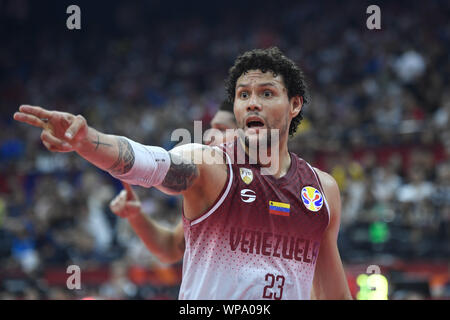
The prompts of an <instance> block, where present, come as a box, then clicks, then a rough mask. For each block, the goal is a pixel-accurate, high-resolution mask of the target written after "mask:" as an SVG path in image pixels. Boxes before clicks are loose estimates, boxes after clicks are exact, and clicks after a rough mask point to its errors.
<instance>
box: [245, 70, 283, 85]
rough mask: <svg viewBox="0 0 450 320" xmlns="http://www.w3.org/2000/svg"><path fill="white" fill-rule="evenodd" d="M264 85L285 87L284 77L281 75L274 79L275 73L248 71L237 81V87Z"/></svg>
mask: <svg viewBox="0 0 450 320" xmlns="http://www.w3.org/2000/svg"><path fill="white" fill-rule="evenodd" d="M262 83H264V84H272V85H275V86H283V87H284V82H283V77H282V76H281V75H277V76H276V77H274V74H273V72H272V71H270V70H269V71H266V72H262V71H261V70H248V71H247V72H244V73H243V74H242V75H241V76H240V77H239V78H238V79H237V81H236V87H237V86H247V85H258V84H262Z"/></svg>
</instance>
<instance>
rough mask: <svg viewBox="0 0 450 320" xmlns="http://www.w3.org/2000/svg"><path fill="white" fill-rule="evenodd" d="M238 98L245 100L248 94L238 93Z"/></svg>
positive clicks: (245, 92)
mask: <svg viewBox="0 0 450 320" xmlns="http://www.w3.org/2000/svg"><path fill="white" fill-rule="evenodd" d="M239 97H241V99H247V98H248V97H249V94H248V92H247V91H241V93H239Z"/></svg>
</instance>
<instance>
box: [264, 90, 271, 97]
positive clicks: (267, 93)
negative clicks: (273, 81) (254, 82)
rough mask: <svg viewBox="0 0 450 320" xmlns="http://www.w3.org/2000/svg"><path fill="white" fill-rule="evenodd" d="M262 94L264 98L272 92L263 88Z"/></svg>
mask: <svg viewBox="0 0 450 320" xmlns="http://www.w3.org/2000/svg"><path fill="white" fill-rule="evenodd" d="M263 95H264V98H270V97H272V96H273V93H272V91H270V90H264V92H263Z"/></svg>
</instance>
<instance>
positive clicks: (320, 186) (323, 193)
mask: <svg viewBox="0 0 450 320" xmlns="http://www.w3.org/2000/svg"><path fill="white" fill-rule="evenodd" d="M305 163H306V164H307V165H308V167H309V168H310V169H311V170H312V172H314V175H315V176H316V179H317V183H318V186H319V188H320V191H322V195H323V199H324V200H325V206H326V207H327V212H328V225H330V220H331V213H330V207H329V206H328V201H327V197H326V196H325V191H324V190H323V189H322V185H321V184H320V179H319V175H318V174H317V172H316V170H314V168H313V167H311V165H310V164H309V163H308V162H306V161H305Z"/></svg>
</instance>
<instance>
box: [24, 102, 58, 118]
mask: <svg viewBox="0 0 450 320" xmlns="http://www.w3.org/2000/svg"><path fill="white" fill-rule="evenodd" d="M19 111H20V112H22V113H25V114H31V115H34V116H36V117H38V118H40V119H49V118H50V117H51V115H52V113H51V111H48V110H46V109H44V108H41V107H38V106H30V105H26V104H25V105H21V106H20V107H19Z"/></svg>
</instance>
